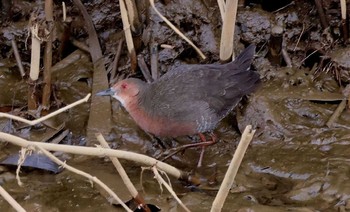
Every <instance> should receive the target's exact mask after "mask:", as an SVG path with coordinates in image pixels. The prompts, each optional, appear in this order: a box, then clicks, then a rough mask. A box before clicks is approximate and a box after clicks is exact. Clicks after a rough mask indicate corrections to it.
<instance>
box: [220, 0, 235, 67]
mask: <svg viewBox="0 0 350 212" xmlns="http://www.w3.org/2000/svg"><path fill="white" fill-rule="evenodd" d="M237 7H238V0H227V1H226V10H225V11H226V12H225V15H224V20H223V25H222V31H221V40H220V60H222V61H227V60H229V59H230V58H231V57H232V58H234V51H233V42H234V34H235V24H236V16H237Z"/></svg>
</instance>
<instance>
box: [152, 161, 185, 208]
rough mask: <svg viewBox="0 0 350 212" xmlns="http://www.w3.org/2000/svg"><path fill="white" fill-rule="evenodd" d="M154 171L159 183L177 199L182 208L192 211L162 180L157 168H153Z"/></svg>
mask: <svg viewBox="0 0 350 212" xmlns="http://www.w3.org/2000/svg"><path fill="white" fill-rule="evenodd" d="M152 171H153V173H154V176H155V178H156V179H157V180H158V182H159V183H160V184H161V185H164V187H165V188H166V189H167V190H168V191H169V193H170V194H171V195H172V196H173V197H174V198H175V200H176V201H177V202H178V203H179V204H180V205H181V207H182V208H183V209H184V210H185V211H188V212H189V211H190V210H189V209H188V208H187V207H186V205H185V204H183V202H182V201H181V200H180V198H179V197H178V196H177V195H176V193H175V192H174V190H173V189H172V188H171V187H170V185H169V184H168V183H167V182H165V180H164V179H163V178H162V176H160V174H159V172H158V170H157V168H156V167H155V166H153V167H152Z"/></svg>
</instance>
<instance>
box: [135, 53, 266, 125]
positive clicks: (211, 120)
mask: <svg viewBox="0 0 350 212" xmlns="http://www.w3.org/2000/svg"><path fill="white" fill-rule="evenodd" d="M253 54H254V48H250V47H248V48H247V49H246V50H245V51H244V52H243V53H242V54H241V55H240V56H238V57H237V59H236V60H235V61H234V62H231V63H227V64H223V65H220V64H209V65H186V66H180V67H178V68H177V69H175V70H173V71H171V72H170V73H167V74H165V75H163V76H162V77H161V78H160V79H158V80H157V81H156V82H154V83H152V84H151V85H150V87H149V92H147V95H145V97H144V98H143V100H142V101H146V103H145V104H143V105H147V106H148V107H150V108H148V111H152V112H153V113H155V114H154V115H157V116H161V117H165V118H169V119H172V120H178V121H186V122H197V125H198V123H199V125H200V126H199V127H202V128H208V129H210V128H213V127H214V126H213V125H216V124H217V122H218V121H220V120H221V119H222V118H223V117H224V116H226V115H227V113H228V112H230V111H231V110H232V109H233V107H235V106H236V105H237V103H238V102H239V101H240V99H241V98H242V96H244V95H246V94H248V93H250V92H252V90H253V89H254V88H255V87H256V86H257V84H258V83H259V78H260V77H259V75H258V74H257V73H255V72H254V71H251V70H247V69H249V66H250V64H251V62H252V57H253ZM206 130H207V129H206ZM203 131H205V130H203Z"/></svg>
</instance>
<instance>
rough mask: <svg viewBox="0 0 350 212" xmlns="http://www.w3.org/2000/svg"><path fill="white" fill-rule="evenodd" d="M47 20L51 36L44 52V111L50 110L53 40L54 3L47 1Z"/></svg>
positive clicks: (42, 102) (50, 0) (42, 101)
mask: <svg viewBox="0 0 350 212" xmlns="http://www.w3.org/2000/svg"><path fill="white" fill-rule="evenodd" d="M45 16H46V17H45V18H46V23H47V26H48V31H49V35H48V38H47V40H46V44H45V52H44V71H43V78H44V79H43V81H44V88H43V95H42V100H41V104H42V106H43V109H44V110H48V109H49V108H50V97H51V67H52V39H53V27H54V24H53V1H52V0H45Z"/></svg>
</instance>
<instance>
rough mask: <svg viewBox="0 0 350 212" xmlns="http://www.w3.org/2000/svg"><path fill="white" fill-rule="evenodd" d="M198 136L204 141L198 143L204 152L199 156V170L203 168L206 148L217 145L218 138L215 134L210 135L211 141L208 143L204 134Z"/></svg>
mask: <svg viewBox="0 0 350 212" xmlns="http://www.w3.org/2000/svg"><path fill="white" fill-rule="evenodd" d="M198 135H199V138H200V139H201V141H202V142H201V143H198V144H200V145H201V146H202V151H201V154H200V155H199V160H198V164H197V167H198V168H199V167H201V166H202V161H203V157H204V151H205V147H206V146H209V145H213V144H215V143H216V136H215V135H214V133H210V137H211V141H207V139H206V138H205V136H204V135H203V134H202V133H199V134H198Z"/></svg>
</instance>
